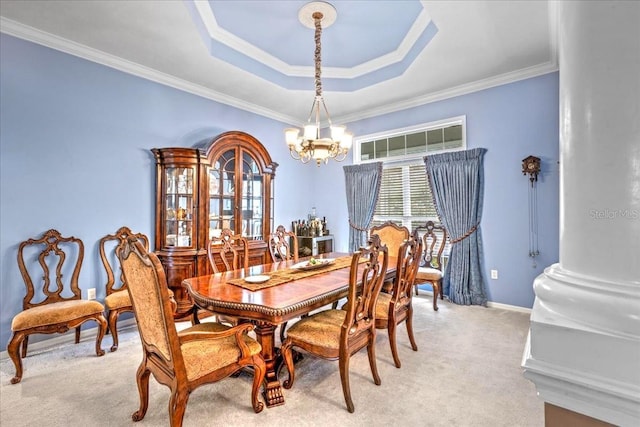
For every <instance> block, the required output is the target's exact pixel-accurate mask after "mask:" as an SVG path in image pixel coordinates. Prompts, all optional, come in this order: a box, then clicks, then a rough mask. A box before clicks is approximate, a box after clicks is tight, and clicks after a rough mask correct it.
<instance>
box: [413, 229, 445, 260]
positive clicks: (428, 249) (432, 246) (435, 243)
mask: <svg viewBox="0 0 640 427" xmlns="http://www.w3.org/2000/svg"><path fill="white" fill-rule="evenodd" d="M415 231H416V232H417V233H419V234H422V240H423V245H422V250H423V258H422V263H421V264H420V266H421V267H431V268H436V269H438V270H440V271H442V253H443V252H444V248H445V246H446V245H447V230H445V228H444V227H443V226H442V224H436V223H434V222H433V221H427V223H426V224H425V225H423V226H420V227H417V228H416V230H415Z"/></svg>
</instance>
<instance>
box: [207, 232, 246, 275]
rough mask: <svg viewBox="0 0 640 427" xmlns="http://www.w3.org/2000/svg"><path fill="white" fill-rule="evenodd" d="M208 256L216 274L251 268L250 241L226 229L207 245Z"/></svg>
mask: <svg viewBox="0 0 640 427" xmlns="http://www.w3.org/2000/svg"><path fill="white" fill-rule="evenodd" d="M207 255H208V257H209V263H210V264H211V268H212V269H213V272H214V273H220V272H222V271H229V270H237V269H239V268H245V269H246V268H248V267H249V241H248V240H247V239H246V237H243V236H241V235H239V234H233V231H231V230H230V229H228V228H224V229H223V230H222V232H221V233H220V237H212V238H211V239H210V240H209V242H208V243H207ZM221 266H222V269H221Z"/></svg>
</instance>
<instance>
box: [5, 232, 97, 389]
mask: <svg viewBox="0 0 640 427" xmlns="http://www.w3.org/2000/svg"><path fill="white" fill-rule="evenodd" d="M83 259H84V244H83V243H82V240H80V239H78V238H76V237H63V236H62V235H61V234H60V232H59V231H57V230H49V231H47V232H45V233H44V234H43V235H42V237H40V238H39V239H34V238H32V239H29V240H25V241H24V242H22V243H20V245H19V246H18V268H19V269H20V273H21V274H22V280H24V284H25V286H26V288H27V294H26V295H25V297H24V299H23V301H22V311H21V312H20V313H18V314H16V315H15V317H14V318H13V321H12V322H11V331H12V332H13V335H12V337H11V340H10V341H9V344H8V346H7V353H8V354H9V357H10V358H11V360H12V361H13V364H14V365H15V368H16V375H15V376H14V377H13V378H12V379H11V384H16V383H19V382H20V381H21V380H22V373H23V372H22V358H23V357H26V356H27V345H28V342H29V335H31V334H54V333H64V332H67V331H68V330H69V329H72V328H75V334H76V335H75V341H76V344H77V343H79V342H80V325H82V324H83V323H85V322H87V321H89V320H93V321H95V322H96V323H97V324H98V331H97V335H96V354H97V355H98V356H102V355H104V350H102V348H101V344H102V338H103V337H104V334H105V331H106V329H107V320H106V319H105V318H104V314H103V313H104V306H103V305H102V304H101V303H100V302H98V301H95V300H85V299H82V291H81V290H80V285H79V284H78V277H79V275H80V268H81V267H82V261H83ZM21 345H22V354H20V351H19V350H20V346H21Z"/></svg>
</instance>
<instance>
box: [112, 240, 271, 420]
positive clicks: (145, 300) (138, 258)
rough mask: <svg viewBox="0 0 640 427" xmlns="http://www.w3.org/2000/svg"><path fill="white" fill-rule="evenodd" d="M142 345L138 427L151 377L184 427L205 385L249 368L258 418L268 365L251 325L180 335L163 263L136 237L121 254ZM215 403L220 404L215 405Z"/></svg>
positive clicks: (210, 326) (211, 326)
mask: <svg viewBox="0 0 640 427" xmlns="http://www.w3.org/2000/svg"><path fill="white" fill-rule="evenodd" d="M118 257H119V259H120V265H121V266H122V271H123V274H124V277H125V281H126V283H127V291H128V293H129V297H130V298H131V303H132V305H133V312H134V314H135V317H136V321H137V324H138V331H139V333H140V340H141V342H142V362H141V363H140V366H139V367H138V370H137V373H136V381H137V384H138V394H139V397H140V406H139V409H138V410H137V411H135V412H134V413H133V415H132V419H133V421H140V420H142V419H143V418H144V416H145V414H146V412H147V408H148V406H149V376H150V375H151V374H153V376H154V378H155V379H156V381H158V382H159V383H160V384H163V385H165V386H167V387H169V388H170V389H171V397H170V398H169V420H170V425H171V426H172V427H179V426H181V425H182V420H183V418H184V414H185V410H186V407H187V402H188V400H189V395H190V394H191V393H192V392H193V391H194V390H195V389H196V388H198V387H199V386H201V385H203V384H208V383H213V382H217V381H220V380H221V379H223V378H226V377H228V376H230V375H232V374H233V373H235V372H238V371H240V370H241V369H243V368H245V367H253V385H252V387H251V406H252V407H253V410H254V411H255V412H256V413H257V412H260V411H262V409H263V408H264V403H263V402H261V401H260V400H259V399H258V392H259V389H260V386H261V384H262V381H263V380H264V376H265V372H266V365H265V362H264V359H263V358H262V355H261V353H260V352H261V347H260V344H259V343H258V342H257V341H255V340H254V339H252V338H251V337H249V336H248V335H247V333H248V332H249V331H251V330H253V328H254V326H253V325H251V324H250V323H243V324H241V325H238V326H234V327H230V326H226V325H222V324H220V323H215V322H203V323H200V324H197V325H194V326H191V327H189V328H187V329H184V330H182V331H180V332H178V331H177V330H176V326H175V323H174V320H173V312H174V310H175V307H176V306H177V304H176V302H175V300H174V299H173V298H171V297H170V294H169V292H168V287H167V279H166V275H165V272H164V269H163V267H162V264H161V263H160V261H159V260H158V257H157V256H156V255H155V254H154V253H150V252H147V251H146V249H145V247H144V245H142V244H141V243H140V241H139V240H138V239H137V238H136V237H133V236H132V237H130V238H129V239H128V240H127V242H126V243H125V245H124V246H123V247H122V249H121V250H120V251H119V253H118ZM210 403H215V402H210Z"/></svg>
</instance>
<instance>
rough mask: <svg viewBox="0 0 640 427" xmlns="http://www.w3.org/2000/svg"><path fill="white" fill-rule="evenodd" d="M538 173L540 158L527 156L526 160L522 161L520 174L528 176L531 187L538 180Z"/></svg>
mask: <svg viewBox="0 0 640 427" xmlns="http://www.w3.org/2000/svg"><path fill="white" fill-rule="evenodd" d="M539 173H540V158H539V157H536V156H529V157H527V158H526V159H522V174H523V175H526V174H529V181H531V185H532V186H533V183H534V181H537V180H538V174H539Z"/></svg>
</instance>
